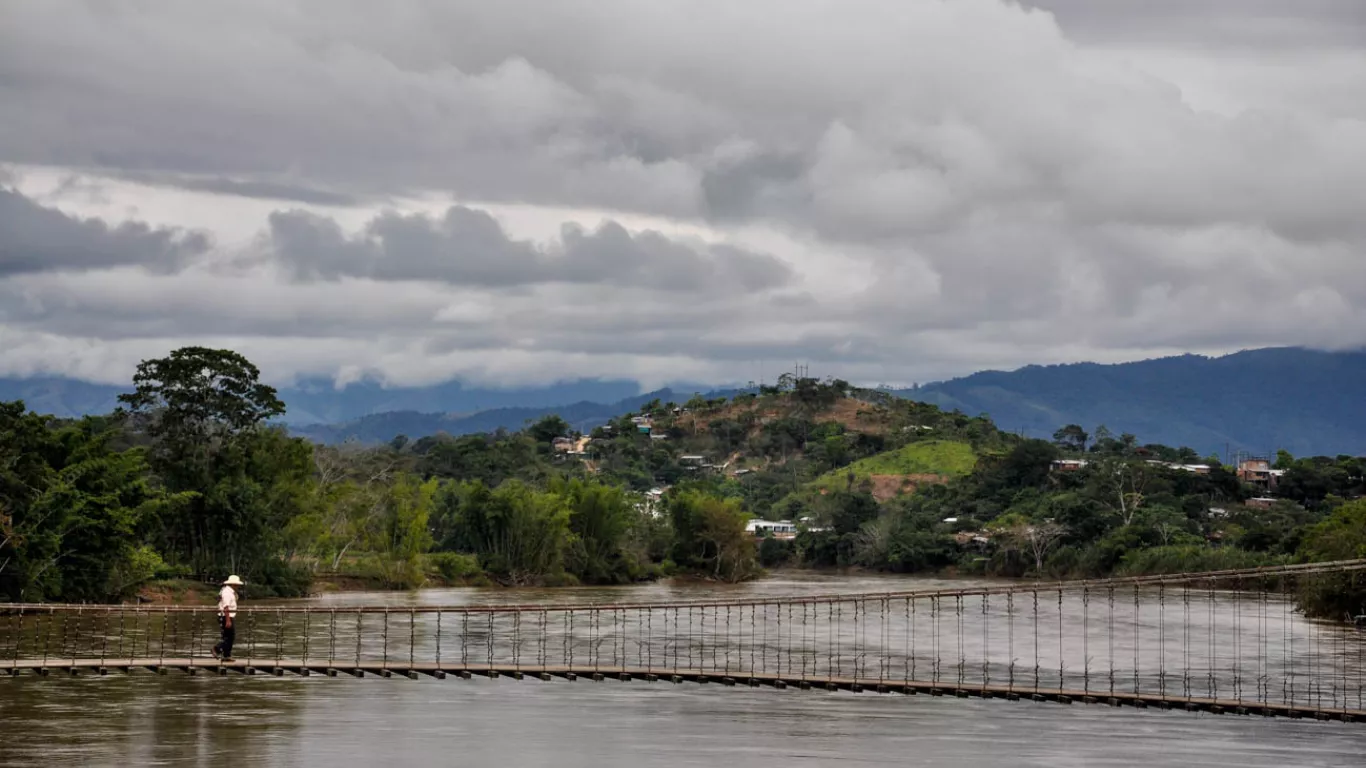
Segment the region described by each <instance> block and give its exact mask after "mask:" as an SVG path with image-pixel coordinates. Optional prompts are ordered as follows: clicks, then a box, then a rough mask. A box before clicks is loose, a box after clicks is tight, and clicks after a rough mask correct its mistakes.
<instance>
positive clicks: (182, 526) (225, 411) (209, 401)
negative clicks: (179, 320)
mask: <svg viewBox="0 0 1366 768" xmlns="http://www.w3.org/2000/svg"><path fill="white" fill-rule="evenodd" d="M259 378H260V371H259V370H258V369H257V368H256V366H255V365H253V364H252V363H251V362H250V361H249V360H247V359H246V358H245V357H243V356H242V355H240V354H238V353H236V352H233V351H231V350H222V349H208V348H205V347H184V348H182V349H177V350H175V351H174V352H172V353H171V354H170V355H169V356H167V357H164V358H158V359H153V360H144V361H143V362H142V363H140V364H139V365H138V368H137V373H136V374H135V375H134V377H133V383H134V385H135V387H136V391H134V392H132V393H131V394H126V395H120V396H119V400H120V401H121V402H122V403H124V404H125V405H126V406H127V410H126V411H121V414H122V415H123V416H125V417H127V420H128V422H129V424H130V425H131V426H132V428H133V429H135V430H138V431H141V432H143V433H144V434H145V435H146V436H147V437H148V438H149V440H150V443H151V462H150V463H151V466H152V469H153V470H154V471H155V473H156V476H157V477H158V478H159V479H160V480H161V482H162V483H164V484H165V486H166V487H167V488H168V489H170V490H171V491H173V492H177V493H186V494H192V495H193V498H192V501H191V502H190V503H187V504H184V505H181V506H179V507H177V508H176V512H175V513H174V514H171V515H168V516H167V518H165V519H163V523H164V526H163V527H164V537H165V539H164V541H162V542H161V543H162V549H163V552H164V553H166V554H167V555H168V556H169V557H171V558H172V559H174V560H176V561H178V562H180V563H183V564H185V565H188V566H189V567H190V568H191V569H192V570H195V571H197V572H200V573H206V574H207V573H209V572H217V571H233V572H237V573H241V574H243V575H244V576H247V577H248V578H251V577H256V578H257V580H258V581H260V580H263V579H264V580H266V581H270V580H272V579H275V580H281V581H290V580H291V579H288V578H285V577H284V576H282V575H281V574H282V571H281V569H280V567H279V566H280V565H281V563H280V562H279V557H278V555H279V551H280V550H281V549H283V547H282V544H281V542H280V541H279V539H280V537H281V535H282V532H283V531H284V530H285V528H286V526H287V525H288V523H289V521H290V520H291V519H292V518H293V517H295V516H296V515H298V514H301V513H302V512H303V511H304V509H303V505H304V504H305V503H306V500H307V498H308V497H309V493H308V488H307V483H308V481H309V479H310V477H311V473H312V468H313V467H312V464H313V462H312V456H311V449H310V447H309V446H308V444H307V443H305V442H303V441H301V440H297V439H292V438H289V437H287V436H285V435H284V434H283V433H281V432H279V431H278V430H272V429H267V428H265V422H267V421H268V420H269V419H271V418H273V417H275V416H278V415H280V414H282V413H284V411H285V406H284V403H282V402H281V401H280V399H279V398H278V397H276V394H275V389H274V388H273V387H270V386H268V385H266V384H262V383H261V382H260V381H259Z"/></svg>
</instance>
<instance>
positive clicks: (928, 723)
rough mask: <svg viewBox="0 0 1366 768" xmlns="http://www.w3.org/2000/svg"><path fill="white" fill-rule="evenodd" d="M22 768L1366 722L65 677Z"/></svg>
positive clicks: (690, 589) (660, 759) (651, 597)
mask: <svg viewBox="0 0 1366 768" xmlns="http://www.w3.org/2000/svg"><path fill="white" fill-rule="evenodd" d="M966 584H967V582H964V581H936V580H928V579H913V578H898V577H835V576H828V575H805V574H795V575H794V574H784V575H781V576H778V577H775V578H772V579H767V580H764V581H761V582H756V583H751V584H744V585H738V586H720V585H697V584H649V585H638V586H631V587H621V588H610V589H602V588H594V589H572V590H571V589H556V590H498V589H488V590H476V589H461V590H427V591H422V592H417V593H350V594H340V595H331V596H327V597H323V598H317V599H315V600H312V601H310V602H311V603H312V604H315V605H322V606H331V605H337V606H341V605H359V604H365V605H377V604H385V605H392V606H395V607H408V606H413V605H453V604H492V603H584V602H608V601H624V600H642V601H668V600H695V599H702V598H721V597H725V598H731V597H735V598H739V597H770V596H783V595H799V594H810V593H831V592H850V593H857V592H872V591H887V590H904V589H929V588H936V587H958V586H965V585H966ZM247 599H248V600H250V595H249V594H248V595H247ZM1346 639H1347V641H1350V642H1360V637H1359V636H1353V637H1349V638H1346ZM11 765H13V766H24V765H36V766H53V765H90V766H105V765H109V766H116V765H117V766H124V765H138V766H141V765H148V766H153V765H204V766H218V765H222V766H352V765H355V766H372V765H382V766H386V768H396V767H397V766H428V765H458V766H500V767H501V766H507V767H508V768H523V767H529V766H555V767H557V768H564V767H572V766H632V767H637V766H692V765H699V766H702V765H705V766H718V765H745V766H749V765H753V766H793V765H858V766H870V765H898V766H921V765H954V766H1050V767H1055V768H1056V767H1067V766H1135V765H1143V766H1154V767H1155V766H1238V767H1239V768H1252V767H1253V766H1268V767H1270V766H1278V767H1279V766H1353V768H1360V767H1361V766H1363V765H1366V725H1361V724H1344V723H1331V722H1314V721H1294V720H1285V719H1280V718H1275V719H1263V718H1253V717H1237V716H1231V715H1210V714H1198V713H1184V712H1159V711H1153V710H1134V709H1129V708H1123V709H1111V708H1109V707H1106V706H1098V705H1082V704H1077V705H1071V706H1067V705H1060V704H1053V703H1034V702H1006V701H983V700H978V699H957V698H953V697H942V698H940V697H928V696H914V697H904V696H894V695H879V694H874V693H861V694H855V693H848V692H838V693H831V692H823V691H821V692H817V691H800V690H796V689H789V690H772V689H768V688H761V689H749V688H745V687H735V688H724V687H720V686H700V685H695V684H685V685H671V684H667V683H646V682H642V681H632V682H627V683H621V682H611V681H608V682H602V683H591V682H582V681H580V682H567V681H563V680H558V679H557V680H554V681H552V682H541V681H539V680H535V681H533V680H531V679H528V680H526V681H520V682H519V681H514V680H510V679H506V678H503V679H498V680H487V679H481V678H475V679H473V680H459V679H456V678H450V679H447V680H433V679H430V678H425V677H424V678H422V679H420V680H408V679H405V678H398V677H396V678H393V679H388V680H384V679H376V678H366V679H363V680H356V679H353V678H349V677H345V676H343V677H338V678H326V677H312V678H271V677H238V676H229V677H225V678H219V677H209V676H203V675H201V676H197V677H185V676H183V675H179V674H170V675H167V676H164V677H163V676H154V675H150V674H141V675H134V676H131V677H129V676H124V675H110V676H108V677H103V678H101V677H93V676H85V677H78V678H68V677H64V676H58V675H54V676H52V677H50V678H37V677H32V676H21V677H16V678H8V677H5V678H0V766H11Z"/></svg>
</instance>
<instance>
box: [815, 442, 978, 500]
mask: <svg viewBox="0 0 1366 768" xmlns="http://www.w3.org/2000/svg"><path fill="white" fill-rule="evenodd" d="M975 466H977V451H974V450H973V447H971V445H970V444H967V443H959V441H955V440H925V441H921V443H908V444H906V445H902V447H900V448H896V450H892V451H884V452H881V454H874V455H872V456H867V458H865V459H859V461H856V462H854V463H851V465H848V466H844V467H840V469H835V470H831V471H826V473H825V474H822V476H820V477H817V478H816V480H813V481H811V482H809V484H807V485H806V488H805V489H803V492H799V493H798V496H805V495H806V493H810V492H811V491H814V492H821V493H824V492H829V491H837V489H840V488H866V489H867V491H869V492H870V493H873V497H876V499H878V500H887V499H891V497H893V496H899V495H902V493H912V492H915V489H917V488H919V486H922V485H926V484H937V482H947V481H949V480H952V478H955V477H963V476H967V474H970V473H971V471H973V469H974V467H975Z"/></svg>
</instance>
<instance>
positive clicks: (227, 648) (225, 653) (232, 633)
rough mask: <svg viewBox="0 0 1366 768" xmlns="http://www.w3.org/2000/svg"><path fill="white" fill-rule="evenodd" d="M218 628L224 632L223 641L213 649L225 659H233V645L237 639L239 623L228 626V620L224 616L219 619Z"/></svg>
mask: <svg viewBox="0 0 1366 768" xmlns="http://www.w3.org/2000/svg"><path fill="white" fill-rule="evenodd" d="M218 626H219V627H221V628H222V630H223V639H222V640H219V641H218V644H217V645H215V646H214V647H213V649H214V651H215V652H216V653H218V654H219V655H221V656H222V657H223V658H225V659H230V658H232V643H233V641H234V640H236V639H237V622H233V624H232V626H228V624H227V619H226V618H225V617H223V616H219V617H218Z"/></svg>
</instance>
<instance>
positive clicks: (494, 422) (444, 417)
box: [290, 389, 691, 444]
mask: <svg viewBox="0 0 1366 768" xmlns="http://www.w3.org/2000/svg"><path fill="white" fill-rule="evenodd" d="M688 397H691V395H689V396H688ZM655 398H658V399H660V400H661V401H663V402H669V401H670V400H677V399H678V395H676V394H675V393H674V391H673V390H671V389H661V390H658V391H655V392H648V393H646V394H644V395H637V396H636V397H628V398H625V399H622V400H618V401H617V402H615V403H592V402H588V401H581V402H578V403H573V404H571V405H561V406H550V407H541V408H493V409H490V410H487V411H479V412H477V413H471V414H467V415H463V416H462V415H455V414H444V413H420V412H418V411H386V412H384V413H374V414H370V415H368V416H362V417H360V418H359V419H354V420H352V421H346V422H342V423H340V424H305V425H298V426H291V427H290V432H292V433H293V434H296V435H298V436H300V437H307V438H308V439H310V440H313V441H314V442H319V443H328V444H335V443H341V442H344V441H346V440H348V439H355V440H359V441H361V442H363V443H377V442H388V441H389V440H391V439H393V438H394V437H395V436H397V435H407V436H408V437H410V438H413V439H416V438H419V437H425V436H427V435H434V434H437V433H438V432H445V433H446V434H448V435H468V434H473V433H475V432H493V431H496V430H498V429H500V428H501V429H508V430H516V429H521V428H522V427H524V426H526V424H527V423H528V422H532V421H536V420H538V419H540V418H542V417H544V416H548V415H551V414H556V415H558V416H559V417H560V418H562V419H564V420H565V421H566V422H568V423H569V426H570V427H572V428H573V429H575V430H577V431H579V432H585V433H586V432H589V431H591V430H592V429H593V428H594V427H598V426H601V425H603V424H606V423H607V422H608V421H611V420H612V419H613V418H615V417H617V416H620V415H621V414H623V413H629V412H631V411H637V410H640V407H641V406H643V405H645V404H646V403H648V402H650V401H651V400H654V399H655ZM684 399H686V398H684Z"/></svg>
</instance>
